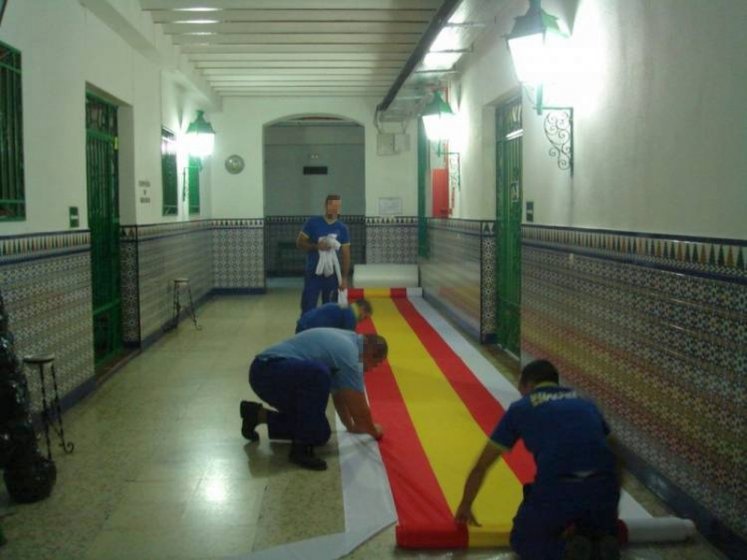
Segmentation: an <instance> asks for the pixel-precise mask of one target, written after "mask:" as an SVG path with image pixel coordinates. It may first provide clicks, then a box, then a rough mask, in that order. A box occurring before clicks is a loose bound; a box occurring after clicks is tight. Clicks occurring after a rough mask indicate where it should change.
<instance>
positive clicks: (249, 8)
mask: <svg viewBox="0 0 747 560" xmlns="http://www.w3.org/2000/svg"><path fill="white" fill-rule="evenodd" d="M504 3H505V0H462V1H461V2H458V1H456V0H140V5H141V7H142V9H143V10H144V11H146V12H148V13H150V15H151V17H152V18H153V21H154V22H155V23H156V24H159V25H161V26H162V28H163V31H164V32H165V33H166V34H167V35H168V36H169V37H170V38H171V40H172V42H173V43H174V45H177V46H178V47H179V48H180V49H181V51H182V52H183V53H184V54H185V55H186V56H187V57H188V59H189V60H190V61H191V62H192V64H193V65H194V67H195V68H196V69H197V70H198V71H199V72H200V73H201V74H202V76H203V78H204V79H205V81H206V82H207V83H208V84H209V85H210V86H211V87H212V88H213V90H214V91H215V92H216V93H218V94H219V95H220V96H223V97H227V96H272V95H283V96H294V95H295V96H355V97H361V96H375V97H379V98H381V99H382V100H383V99H384V98H385V97H386V95H387V93H388V92H390V89H391V88H392V86H393V84H395V82H396V81H397V78H398V76H400V74H401V73H403V69H409V70H410V72H407V70H405V72H406V73H407V75H406V76H402V77H401V78H400V80H399V81H400V82H401V83H399V84H398V85H400V86H401V87H398V88H396V89H397V92H398V95H397V97H396V98H394V100H393V102H392V103H391V106H390V107H391V108H390V109H389V110H388V111H387V112H386V113H385V114H384V118H383V119H382V120H401V119H403V118H406V117H407V116H408V114H409V113H411V111H412V108H413V101H417V100H418V99H419V98H422V97H423V95H425V94H427V93H428V92H429V91H431V90H433V89H434V88H438V87H440V86H441V85H442V80H443V79H444V78H448V77H449V75H450V73H451V72H453V67H454V64H455V63H456V61H457V60H458V59H459V56H460V55H461V53H462V52H464V51H465V50H468V49H469V48H471V45H472V42H473V41H474V38H475V33H476V32H479V31H480V30H481V29H483V28H484V27H485V25H486V24H487V23H490V22H492V21H494V19H495V13H496V12H497V8H498V6H500V5H503V4H504ZM449 17H451V19H449ZM447 20H448V23H447ZM486 22H487V23H486ZM465 23H466V25H465ZM444 24H447V27H448V28H449V29H443V30H442V27H443V25H444ZM439 31H442V33H441V35H438V32H439ZM446 32H449V34H450V35H451V39H450V40H449V41H447V43H448V44H445V43H444V44H443V45H441V46H440V47H439V49H441V50H444V49H445V50H453V49H456V50H457V51H458V52H456V53H451V54H444V55H439V56H438V57H433V56H431V57H430V60H429V61H428V62H429V63H428V64H427V65H424V64H419V63H420V62H421V60H420V59H421V58H422V54H423V53H425V52H426V51H427V50H428V47H429V46H430V45H428V44H424V43H425V42H426V41H427V42H428V43H432V42H433V40H434V38H436V35H438V37H437V39H436V43H435V44H434V46H435V45H436V44H437V43H439V42H441V43H443V42H444V41H443V39H444V38H445V37H444V34H445V33H446ZM413 53H415V54H413ZM415 57H417V60H412V58H415ZM434 58H440V59H439V60H435V61H434V60H433V59H434ZM408 61H409V63H408ZM404 78H407V79H406V80H405V81H404V82H402V80H403V79H404ZM387 115H388V116H389V118H387Z"/></svg>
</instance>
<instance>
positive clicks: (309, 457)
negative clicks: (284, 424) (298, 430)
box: [288, 443, 327, 471]
mask: <svg viewBox="0 0 747 560" xmlns="http://www.w3.org/2000/svg"><path fill="white" fill-rule="evenodd" d="M288 458H289V459H290V461H291V463H295V464H296V465H298V466H299V467H303V468H304V469H309V470H312V471H326V470H327V463H326V462H325V461H324V459H320V458H319V457H316V456H315V455H314V446H313V445H305V444H302V443H294V444H293V445H292V446H291V451H290V455H289V456H288Z"/></svg>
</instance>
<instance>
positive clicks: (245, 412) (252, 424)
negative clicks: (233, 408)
mask: <svg viewBox="0 0 747 560" xmlns="http://www.w3.org/2000/svg"><path fill="white" fill-rule="evenodd" d="M261 408H262V405H261V404H259V403H255V402H249V401H241V405H239V414H241V420H242V422H241V435H242V436H244V437H245V438H246V439H248V440H249V441H259V434H258V433H257V431H256V428H257V424H258V423H259V410H260V409H261Z"/></svg>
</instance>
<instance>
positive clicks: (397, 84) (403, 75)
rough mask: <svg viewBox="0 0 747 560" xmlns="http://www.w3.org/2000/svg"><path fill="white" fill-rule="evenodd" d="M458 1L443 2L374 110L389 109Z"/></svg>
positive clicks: (446, 0) (448, 0)
mask: <svg viewBox="0 0 747 560" xmlns="http://www.w3.org/2000/svg"><path fill="white" fill-rule="evenodd" d="M460 1H461V0H444V2H443V4H441V7H440V8H439V9H438V12H437V13H436V15H435V16H434V17H433V21H431V23H430V24H429V25H428V29H426V31H425V33H424V34H423V36H422V37H421V38H420V41H418V45H417V46H416V47H415V50H413V51H412V54H411V55H410V58H408V59H407V62H406V63H405V65H404V67H403V68H402V71H401V72H400V74H399V76H397V79H396V80H395V81H394V83H393V84H392V87H391V88H390V89H389V91H388V92H387V94H386V96H385V97H384V99H383V100H382V102H381V103H379V105H378V107H377V108H376V109H377V111H386V109H387V107H389V105H390V104H391V103H392V101H393V100H394V98H395V97H396V96H397V92H398V91H399V89H400V88H401V87H402V84H404V83H405V80H407V78H409V77H410V73H411V72H412V71H413V70H415V67H416V66H417V65H418V64H420V62H421V61H422V60H423V57H425V54H426V53H427V52H428V49H429V48H430V46H431V44H432V43H433V41H434V40H435V39H436V37H437V36H438V34H439V33H440V31H441V29H442V28H443V27H444V25H446V23H448V21H449V18H450V17H451V15H452V14H453V13H454V10H456V8H457V6H458V5H459V3H460Z"/></svg>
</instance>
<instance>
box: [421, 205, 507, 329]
mask: <svg viewBox="0 0 747 560" xmlns="http://www.w3.org/2000/svg"><path fill="white" fill-rule="evenodd" d="M420 282H421V285H422V287H423V290H424V294H425V297H426V299H428V300H429V301H430V302H431V303H433V304H434V305H435V306H436V307H438V308H439V309H440V310H442V311H443V312H445V313H447V314H448V315H449V316H451V317H452V318H453V319H455V320H457V321H458V322H459V323H461V324H462V326H463V327H464V328H466V329H467V330H468V331H469V332H471V333H472V334H473V335H474V336H475V337H476V338H479V339H480V340H481V341H483V342H487V341H490V340H493V339H494V338H495V286H496V278H495V224H494V222H490V221H480V220H450V219H440V218H431V219H429V220H428V256H427V257H425V258H421V260H420Z"/></svg>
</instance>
